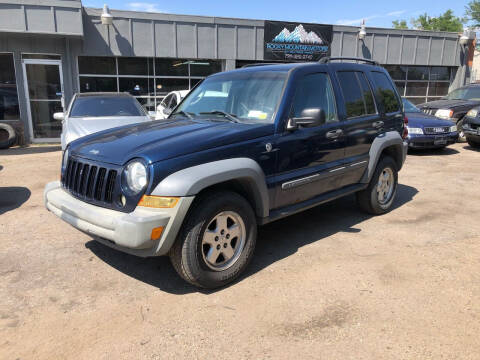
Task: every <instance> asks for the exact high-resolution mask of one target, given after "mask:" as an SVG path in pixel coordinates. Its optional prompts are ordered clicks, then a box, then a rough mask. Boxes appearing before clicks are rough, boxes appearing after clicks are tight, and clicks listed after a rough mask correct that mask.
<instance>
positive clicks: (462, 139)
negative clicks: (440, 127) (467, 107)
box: [457, 120, 466, 142]
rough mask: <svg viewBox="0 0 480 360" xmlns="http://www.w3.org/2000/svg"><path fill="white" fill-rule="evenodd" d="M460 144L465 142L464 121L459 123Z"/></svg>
mask: <svg viewBox="0 0 480 360" xmlns="http://www.w3.org/2000/svg"><path fill="white" fill-rule="evenodd" d="M457 131H458V142H465V141H466V138H465V133H464V132H463V120H460V121H458V122H457Z"/></svg>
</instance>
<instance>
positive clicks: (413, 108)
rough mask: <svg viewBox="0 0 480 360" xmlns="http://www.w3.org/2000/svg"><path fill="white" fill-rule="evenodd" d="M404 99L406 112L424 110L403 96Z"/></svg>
mask: <svg viewBox="0 0 480 360" xmlns="http://www.w3.org/2000/svg"><path fill="white" fill-rule="evenodd" d="M402 101H403V109H404V110H405V112H414V113H419V112H422V110H420V109H419V108H417V107H416V106H415V105H414V104H412V102H411V101H409V100H407V99H405V98H403V99H402Z"/></svg>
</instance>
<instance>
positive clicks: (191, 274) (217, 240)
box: [170, 191, 257, 289]
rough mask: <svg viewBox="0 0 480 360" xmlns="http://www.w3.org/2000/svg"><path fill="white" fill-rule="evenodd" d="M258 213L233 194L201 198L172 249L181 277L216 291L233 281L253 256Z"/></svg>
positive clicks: (193, 283)
mask: <svg viewBox="0 0 480 360" xmlns="http://www.w3.org/2000/svg"><path fill="white" fill-rule="evenodd" d="M256 238H257V223H256V219H255V214H254V212H253V210H252V208H251V206H250V204H249V203H248V201H247V200H245V199H244V198H243V197H242V196H240V195H238V194H237V193H234V192H227V191H222V192H214V193H207V194H204V195H202V196H201V197H200V198H199V199H197V201H196V202H195V203H194V207H193V208H192V210H191V212H190V214H189V215H188V218H187V219H186V221H185V224H184V226H183V228H182V230H181V232H180V235H179V237H178V238H177V240H176V242H175V244H174V245H173V247H172V249H171V250H170V260H171V262H172V264H173V266H174V268H175V270H176V271H177V272H178V274H179V275H180V276H181V277H182V278H183V279H184V280H186V281H187V282H189V283H191V284H192V285H195V286H198V287H203V288H210V289H213V288H217V287H221V286H224V285H226V284H228V283H230V282H232V281H234V280H235V279H236V278H237V277H238V276H240V274H241V273H242V272H243V271H244V270H245V268H246V267H247V265H248V263H249V262H250V260H251V259H252V257H253V251H254V249H255V242H256Z"/></svg>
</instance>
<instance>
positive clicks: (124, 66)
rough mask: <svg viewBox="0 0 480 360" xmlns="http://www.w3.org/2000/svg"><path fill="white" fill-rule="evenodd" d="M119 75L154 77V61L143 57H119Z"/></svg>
mask: <svg viewBox="0 0 480 360" xmlns="http://www.w3.org/2000/svg"><path fill="white" fill-rule="evenodd" d="M118 74H119V75H153V60H152V59H149V58H141V57H119V58H118Z"/></svg>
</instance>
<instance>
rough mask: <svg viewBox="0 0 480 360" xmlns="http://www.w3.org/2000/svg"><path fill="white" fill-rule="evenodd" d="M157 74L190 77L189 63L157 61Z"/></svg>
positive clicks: (175, 60)
mask: <svg viewBox="0 0 480 360" xmlns="http://www.w3.org/2000/svg"><path fill="white" fill-rule="evenodd" d="M155 73H156V75H163V76H188V61H184V60H179V59H161V58H159V59H155Z"/></svg>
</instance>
